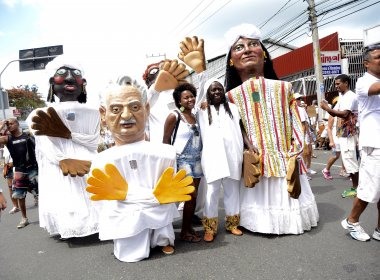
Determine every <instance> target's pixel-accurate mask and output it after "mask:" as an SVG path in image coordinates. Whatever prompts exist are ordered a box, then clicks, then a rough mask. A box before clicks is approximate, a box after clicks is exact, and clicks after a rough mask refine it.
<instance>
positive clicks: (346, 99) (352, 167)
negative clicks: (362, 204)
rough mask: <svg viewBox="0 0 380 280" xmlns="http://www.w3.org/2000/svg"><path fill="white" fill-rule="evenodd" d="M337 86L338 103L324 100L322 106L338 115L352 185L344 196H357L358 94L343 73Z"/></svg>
mask: <svg viewBox="0 0 380 280" xmlns="http://www.w3.org/2000/svg"><path fill="white" fill-rule="evenodd" d="M335 87H336V89H337V90H338V91H339V92H340V93H341V96H340V98H339V102H338V104H337V105H336V106H335V108H334V109H331V108H330V107H329V106H328V103H327V101H326V100H322V102H321V108H322V109H323V110H325V111H327V112H328V113H329V114H330V115H332V116H333V117H338V123H337V132H336V135H337V137H338V143H339V146H340V150H341V155H342V161H343V165H344V167H345V168H346V172H347V173H348V174H350V177H351V180H352V187H351V188H349V189H347V190H344V192H343V193H342V197H343V198H345V197H354V196H356V188H357V187H358V180H359V162H358V156H357V144H358V140H357V137H358V128H357V126H356V122H357V114H358V101H357V98H356V94H355V93H354V92H353V91H351V90H350V77H349V76H347V75H345V74H341V75H338V76H337V77H336V78H335Z"/></svg>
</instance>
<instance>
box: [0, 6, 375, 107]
mask: <svg viewBox="0 0 380 280" xmlns="http://www.w3.org/2000/svg"><path fill="white" fill-rule="evenodd" d="M342 2H346V1H332V0H315V3H316V5H317V6H316V8H317V12H319V13H321V12H323V11H327V10H328V9H329V8H331V7H333V6H337V5H339V3H342ZM356 2H357V3H355V4H354V5H351V6H349V7H347V8H341V9H339V10H337V11H331V12H329V13H327V14H324V15H320V16H319V17H318V21H319V27H318V32H319V37H320V38H322V37H324V36H327V35H329V34H331V33H333V32H338V34H339V37H340V38H342V39H363V29H366V28H370V27H373V26H377V25H379V24H380V19H379V16H378V11H379V8H380V1H376V0H372V1H368V0H363V1H356ZM369 5H372V6H370V7H369V8H365V7H366V6H369ZM307 6H308V4H307V2H306V1H304V0H265V1H264V0H191V1H190V0H186V1H183V0H176V1H174V0H160V1H157V0H137V1H124V0H91V1H90V0H65V1H62V0H59V1H57V0H0V71H3V73H2V75H1V77H0V78H1V80H0V81H1V86H2V87H3V88H6V89H9V88H12V87H17V86H19V85H33V84H35V85H37V86H38V88H39V92H40V93H42V94H43V95H44V96H46V93H47V90H48V80H49V77H51V76H52V74H53V73H51V70H50V72H49V71H47V70H38V71H27V72H19V66H18V62H13V63H10V64H9V66H6V65H7V64H8V62H10V61H12V60H15V59H18V56H19V50H23V49H29V48H39V47H46V46H55V45H63V51H64V55H65V56H66V57H70V58H71V59H74V60H76V61H79V62H80V64H81V65H82V67H83V69H84V77H85V78H86V79H87V83H88V85H87V92H88V94H89V96H88V98H89V101H90V102H91V101H93V102H97V98H98V96H99V93H100V92H101V91H102V90H103V89H104V88H105V87H106V85H107V84H108V83H109V82H110V81H111V80H115V79H116V78H117V77H118V76H120V75H126V74H128V75H130V76H132V77H135V78H136V79H139V80H141V76H142V73H143V72H144V70H145V68H146V66H147V65H148V64H150V63H152V62H157V61H159V60H161V59H163V58H164V57H165V58H169V59H175V58H176V56H177V53H178V50H179V48H178V45H179V42H180V41H181V40H182V39H183V38H184V37H186V36H194V35H196V36H198V37H200V38H203V39H204V40H205V51H206V59H211V58H213V57H215V56H217V55H220V54H223V53H225V52H226V46H225V41H224V34H225V32H226V31H227V30H228V29H229V28H231V27H233V26H235V25H238V24H241V23H252V24H255V25H257V26H259V27H261V30H262V34H263V37H266V36H267V37H272V38H273V37H275V38H281V34H282V32H285V31H286V28H285V27H286V23H288V22H289V21H291V20H292V26H294V27H296V26H298V25H302V23H304V22H307V18H308V14H307V11H306V10H307ZM360 9H361V10H360ZM349 13H352V14H351V15H349ZM339 17H342V18H341V19H339ZM268 20H269V21H268ZM330 21H332V22H330ZM289 26H291V25H289ZM293 34H294V35H292V36H293V38H292V37H290V38H289V37H288V38H285V39H284V42H286V43H289V44H291V45H294V46H296V47H301V46H303V45H305V44H308V43H311V42H312V39H311V32H310V30H309V28H308V24H307V23H306V24H303V26H302V27H300V28H299V29H297V31H296V32H294V33H293ZM4 69H5V70H4Z"/></svg>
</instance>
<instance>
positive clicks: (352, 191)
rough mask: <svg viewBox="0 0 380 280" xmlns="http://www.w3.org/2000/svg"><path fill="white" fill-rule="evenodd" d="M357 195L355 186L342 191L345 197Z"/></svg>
mask: <svg viewBox="0 0 380 280" xmlns="http://www.w3.org/2000/svg"><path fill="white" fill-rule="evenodd" d="M355 196H356V189H354V188H349V189H347V190H344V192H343V193H342V197H343V198H346V197H355Z"/></svg>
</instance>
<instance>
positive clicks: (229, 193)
mask: <svg viewBox="0 0 380 280" xmlns="http://www.w3.org/2000/svg"><path fill="white" fill-rule="evenodd" d="M221 186H223V191H224V196H223V202H224V209H225V211H226V216H233V215H237V214H239V207H240V203H239V192H240V191H239V188H240V181H237V180H233V179H230V178H223V179H219V180H216V181H214V182H211V183H209V184H207V191H206V201H205V206H204V211H203V215H204V216H205V217H206V218H215V217H218V202H219V193H220V188H221Z"/></svg>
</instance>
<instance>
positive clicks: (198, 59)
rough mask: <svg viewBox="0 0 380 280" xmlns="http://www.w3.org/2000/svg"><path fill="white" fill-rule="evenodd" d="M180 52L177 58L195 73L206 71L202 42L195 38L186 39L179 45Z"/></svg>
mask: <svg viewBox="0 0 380 280" xmlns="http://www.w3.org/2000/svg"><path fill="white" fill-rule="evenodd" d="M179 48H180V49H181V51H180V52H179V53H178V58H179V59H180V60H182V61H183V62H185V63H186V65H188V66H189V67H191V68H192V69H193V70H194V71H195V72H197V73H201V72H203V71H205V70H206V58H205V50H204V41H203V39H199V40H198V37H197V36H193V37H192V38H190V37H186V38H185V39H184V40H183V41H182V42H181V43H179Z"/></svg>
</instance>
